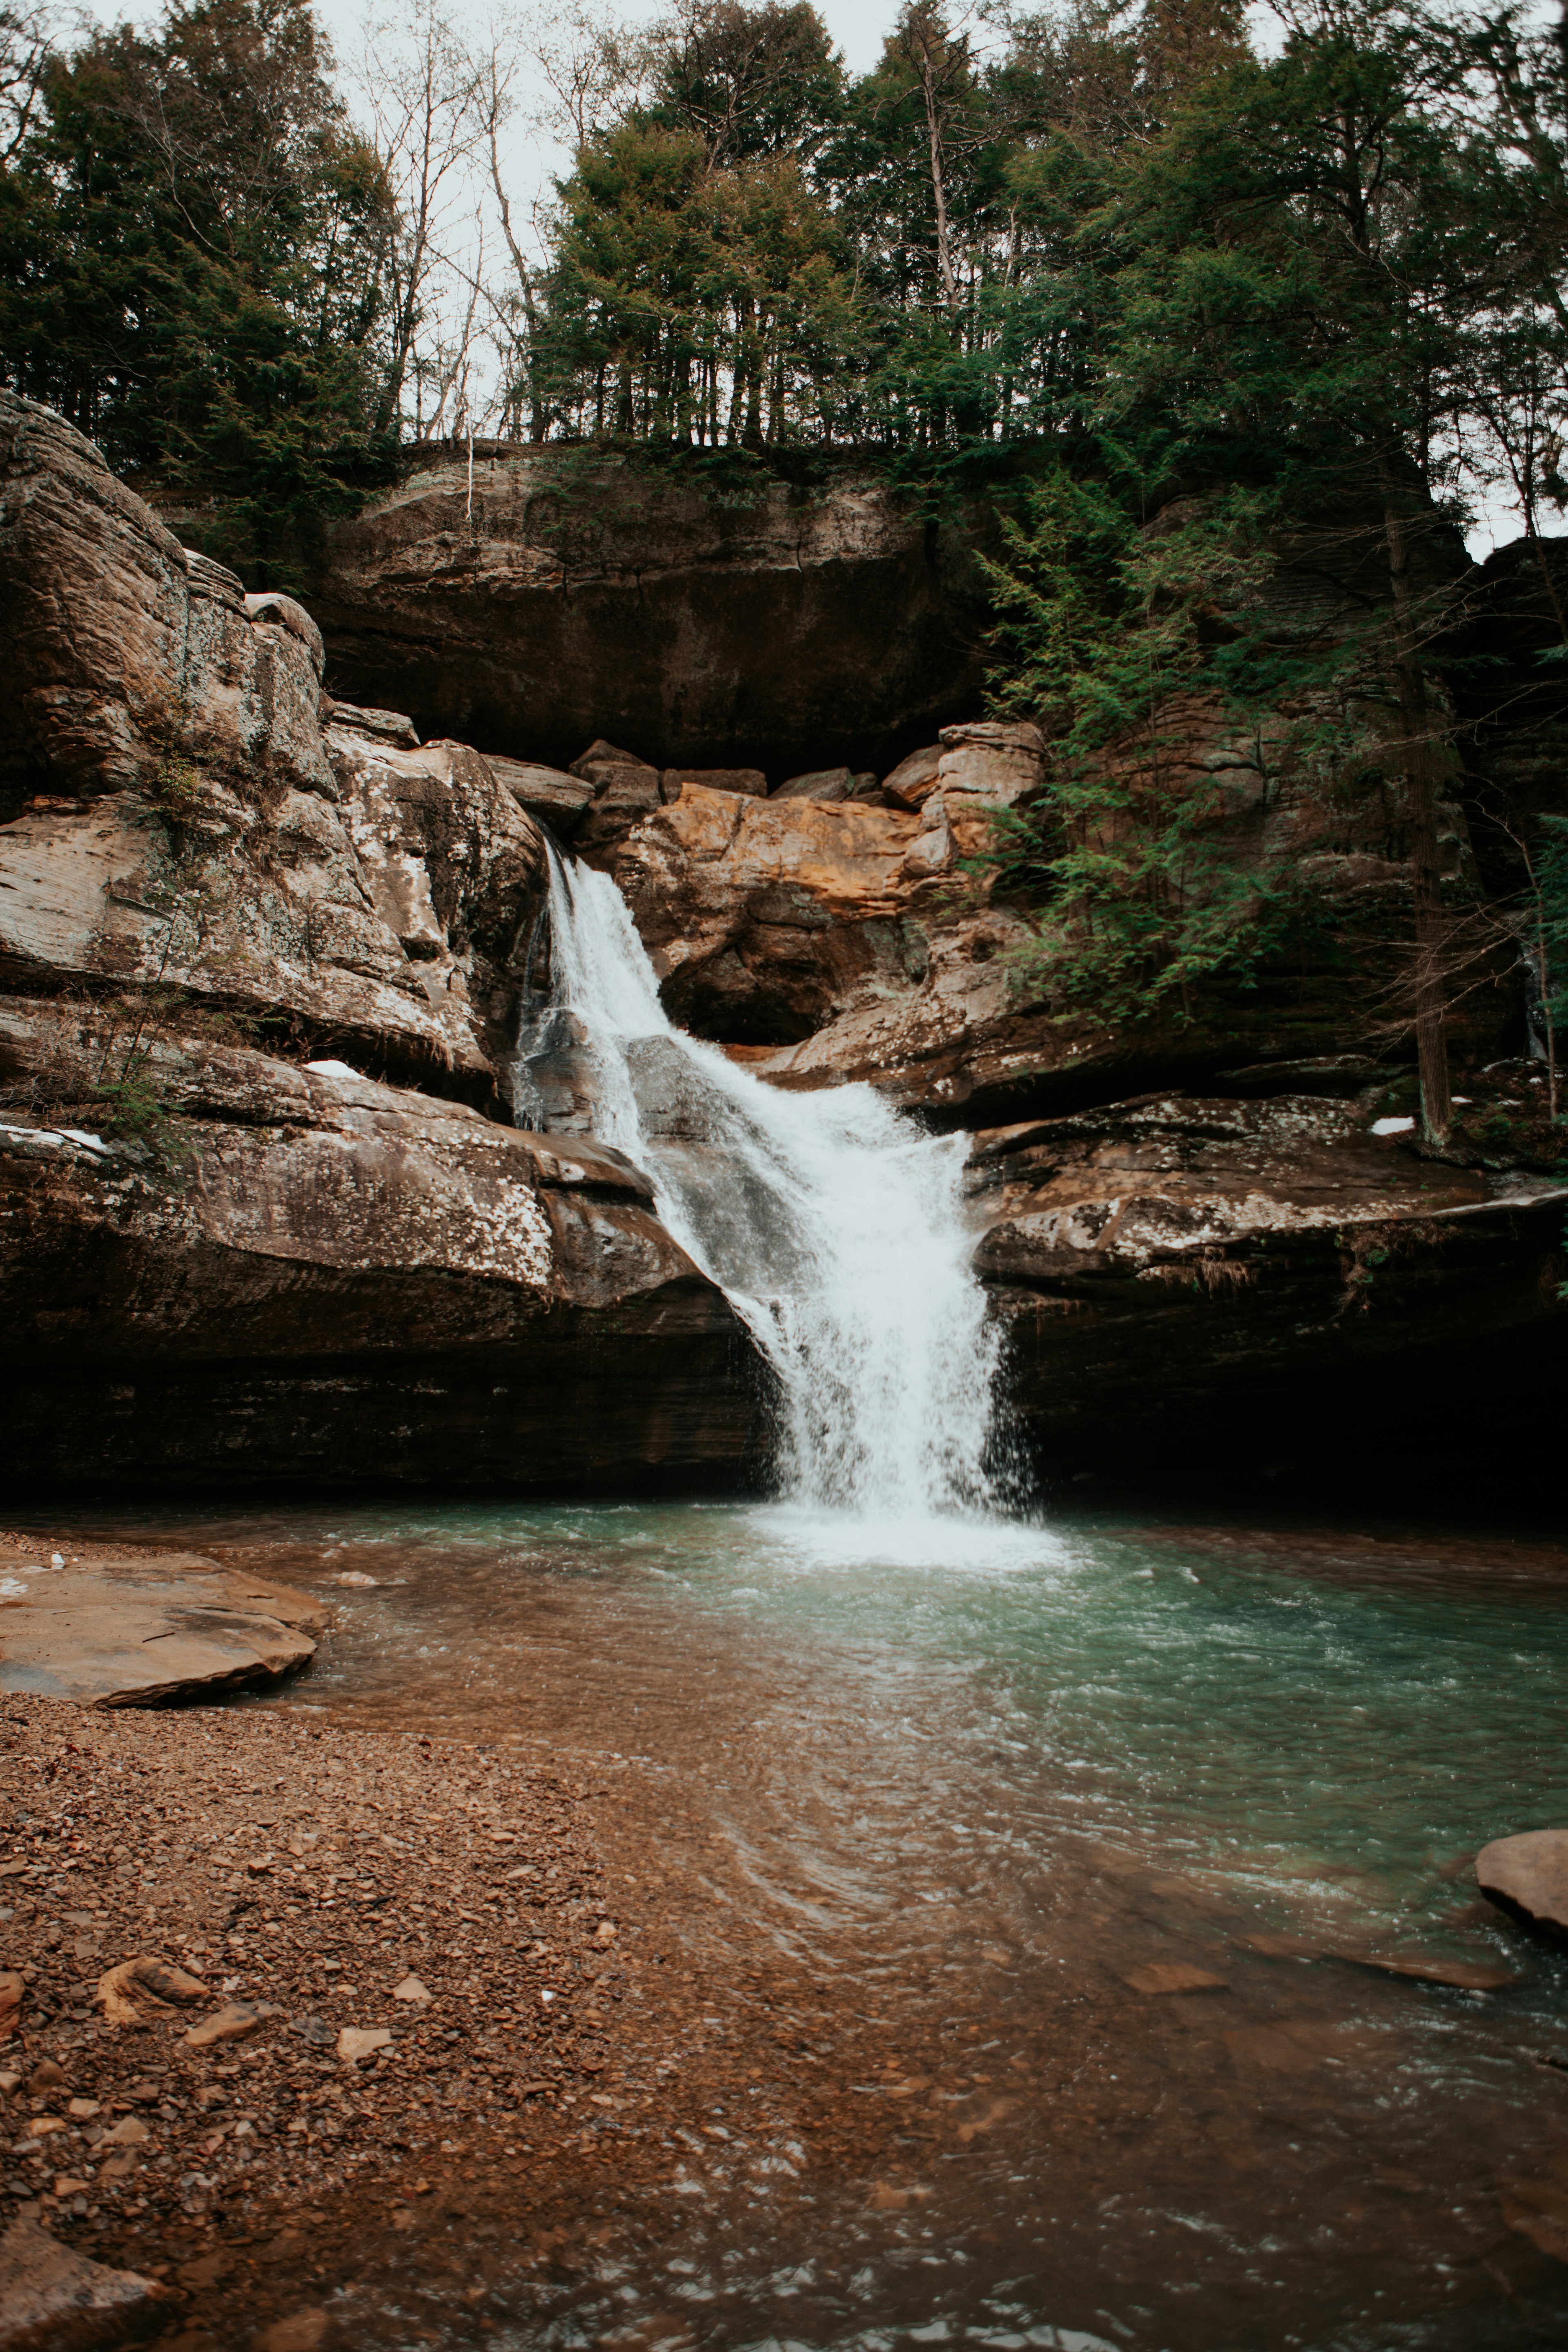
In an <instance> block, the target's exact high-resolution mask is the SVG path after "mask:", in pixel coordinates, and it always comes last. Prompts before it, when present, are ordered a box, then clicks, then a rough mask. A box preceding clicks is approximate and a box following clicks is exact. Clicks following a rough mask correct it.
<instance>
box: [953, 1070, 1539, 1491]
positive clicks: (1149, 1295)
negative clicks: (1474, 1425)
mask: <svg viewBox="0 0 1568 2352" xmlns="http://www.w3.org/2000/svg"><path fill="white" fill-rule="evenodd" d="M1542 1084H1543V1081H1542V1080H1541V1078H1540V1075H1539V1072H1532V1071H1531V1067H1530V1066H1528V1065H1516V1066H1512V1068H1511V1069H1510V1070H1506V1071H1500V1072H1499V1073H1498V1074H1497V1076H1496V1079H1495V1081H1494V1086H1495V1091H1493V1092H1492V1098H1491V1103H1490V1106H1489V1108H1488V1109H1487V1110H1486V1111H1485V1113H1484V1114H1483V1115H1481V1116H1479V1117H1478V1118H1475V1119H1473V1120H1472V1121H1471V1122H1470V1126H1471V1127H1472V1128H1473V1129H1474V1130H1475V1131H1476V1132H1478V1133H1488V1132H1492V1133H1497V1132H1498V1131H1499V1129H1500V1125H1501V1123H1502V1122H1503V1121H1504V1119H1505V1118H1508V1117H1509V1116H1510V1115H1511V1118H1512V1119H1513V1120H1514V1121H1515V1122H1517V1123H1518V1124H1517V1127H1516V1129H1515V1132H1514V1133H1513V1136H1512V1148H1511V1149H1501V1148H1500V1149H1498V1150H1496V1151H1495V1152H1494V1153H1492V1154H1491V1155H1487V1154H1486V1153H1484V1152H1483V1151H1481V1150H1477V1149H1475V1148H1474V1146H1473V1145H1472V1146H1471V1147H1470V1148H1469V1149H1468V1150H1466V1152H1465V1154H1464V1163H1461V1162H1460V1161H1458V1160H1454V1161H1447V1162H1445V1161H1438V1160H1431V1159H1423V1158H1418V1157H1416V1156H1415V1154H1413V1153H1412V1151H1411V1150H1409V1149H1408V1136H1407V1134H1406V1133H1405V1132H1404V1131H1402V1130H1403V1129H1405V1128H1407V1126H1408V1122H1401V1121H1399V1120H1394V1121H1393V1122H1391V1124H1392V1125H1393V1126H1394V1129H1396V1130H1401V1131H1396V1132H1394V1133H1390V1134H1384V1135H1380V1134H1378V1133H1376V1132H1375V1131H1374V1122H1373V1116H1372V1108H1371V1106H1369V1105H1368V1104H1366V1103H1357V1102H1354V1101H1351V1100H1341V1101H1330V1100H1325V1099H1323V1098H1322V1097H1311V1096H1300V1095H1298V1096H1291V1095H1289V1094H1280V1095H1277V1096H1274V1097H1270V1098H1268V1100H1265V1101H1258V1102H1247V1101H1244V1100H1238V1099H1236V1098H1234V1097H1231V1098H1225V1097H1220V1098H1212V1097H1211V1098H1204V1097H1194V1096H1180V1095H1177V1096H1156V1097H1147V1098H1144V1099H1142V1100H1139V1101H1133V1102H1128V1103H1122V1104H1119V1105H1115V1106H1112V1107H1110V1108H1106V1109H1103V1110H1097V1111H1092V1112H1088V1113H1080V1114H1078V1115H1069V1116H1065V1117H1061V1118H1049V1119H1043V1120H1037V1121H1034V1122H1030V1123H1027V1124H1024V1125H1020V1126H1015V1127H1010V1128H1003V1129H996V1130H993V1131H991V1132H982V1133H980V1134H978V1135H976V1137H975V1139H974V1148H973V1154H972V1158H971V1161H970V1168H969V1175H968V1183H969V1188H970V1192H971V1197H972V1199H973V1202H974V1207H975V1213H976V1214H977V1216H978V1217H980V1218H981V1219H982V1220H983V1223H984V1231H983V1235H982V1238H981V1240H980V1244H979V1247H978V1250H977V1253H976V1264H977V1266H978V1268H979V1270H980V1272H981V1274H982V1276H983V1277H984V1280H985V1283H986V1285H987V1287H988V1289H989V1290H990V1293H991V1297H992V1303H993V1311H994V1314H995V1316H996V1317H997V1318H998V1319H999V1321H1000V1323H1001V1325H1002V1327H1003V1328H1004V1330H1005V1334H1006V1344H1007V1362H1008V1369H1009V1381H1008V1387H1009V1394H1010V1396H1011V1399H1012V1402H1013V1406H1014V1410H1015V1412H1016V1414H1017V1416H1018V1422H1019V1425H1020V1426H1021V1428H1022V1429H1023V1430H1024V1431H1025V1432H1026V1433H1027V1437H1028V1441H1029V1444H1030V1448H1031V1451H1032V1453H1033V1454H1034V1456H1035V1458H1036V1459H1037V1461H1038V1462H1040V1463H1041V1464H1042V1465H1043V1466H1044V1467H1045V1469H1046V1471H1047V1475H1049V1474H1050V1473H1051V1472H1053V1471H1054V1472H1055V1474H1056V1475H1058V1476H1062V1475H1071V1473H1072V1471H1073V1470H1074V1469H1076V1468H1079V1467H1082V1466H1084V1465H1097V1466H1104V1465H1106V1463H1107V1462H1108V1460H1109V1459H1110V1458H1111V1456H1112V1454H1115V1453H1118V1452H1119V1453H1120V1456H1121V1464H1122V1466H1123V1468H1124V1469H1125V1468H1127V1467H1134V1468H1135V1467H1136V1459H1133V1460H1131V1461H1130V1459H1129V1452H1128V1449H1131V1455H1132V1456H1133V1457H1141V1456H1142V1454H1143V1453H1144V1452H1145V1450H1146V1449H1150V1448H1157V1447H1159V1446H1160V1445H1161V1444H1166V1445H1175V1444H1186V1445H1187V1446H1189V1447H1191V1448H1194V1450H1201V1449H1203V1448H1204V1447H1205V1444H1208V1445H1212V1444H1213V1434H1212V1433H1213V1431H1214V1430H1215V1428H1216V1427H1217V1426H1220V1425H1224V1426H1226V1427H1227V1428H1228V1429H1229V1431H1230V1432H1231V1434H1232V1436H1233V1437H1235V1438H1236V1439H1237V1440H1240V1441H1244V1442H1246V1443H1247V1444H1251V1443H1252V1442H1254V1439H1255V1435H1256V1426H1255V1424H1256V1425H1260V1426H1261V1427H1262V1428H1263V1429H1264V1430H1265V1432H1266V1434H1265V1435H1264V1439H1263V1442H1264V1444H1266V1445H1268V1447H1269V1449H1270V1454H1271V1456H1272V1458H1273V1459H1274V1460H1275V1461H1285V1460H1289V1457H1290V1455H1291V1454H1292V1452H1293V1450H1294V1448H1295V1446H1296V1445H1297V1444H1299V1443H1300V1438H1299V1433H1298V1430H1297V1428H1296V1427H1295V1426H1293V1423H1299V1422H1300V1421H1301V1420H1302V1419H1304V1420H1305V1421H1306V1423H1307V1425H1308V1426H1309V1427H1310V1425H1311V1423H1312V1422H1313V1421H1314V1419H1315V1420H1316V1421H1317V1422H1318V1423H1319V1424H1320V1425H1321V1423H1322V1422H1323V1420H1324V1419H1325V1417H1326V1413H1327V1412H1328V1411H1331V1406H1332V1392H1333V1389H1334V1386H1335V1384H1336V1383H1343V1382H1344V1381H1347V1380H1353V1379H1354V1378H1355V1377H1356V1376H1357V1374H1358V1373H1362V1374H1365V1375H1366V1376H1367V1377H1368V1378H1369V1379H1377V1378H1381V1379H1382V1380H1384V1381H1388V1380H1390V1379H1397V1377H1398V1374H1399V1369H1400V1367H1401V1366H1402V1365H1403V1364H1405V1363H1407V1362H1408V1361H1410V1360H1413V1359H1422V1358H1427V1359H1430V1360H1433V1361H1434V1362H1435V1363H1436V1364H1438V1365H1441V1364H1443V1363H1445V1362H1446V1363H1447V1364H1448V1365H1450V1366H1457V1365H1458V1364H1460V1363H1462V1362H1464V1361H1465V1360H1466V1359H1467V1357H1469V1356H1473V1355H1474V1353H1475V1352H1476V1351H1477V1350H1478V1349H1485V1348H1486V1347H1487V1346H1488V1345H1489V1344H1490V1343H1494V1342H1497V1341H1510V1340H1513V1339H1517V1337H1518V1335H1519V1334H1521V1333H1522V1332H1525V1331H1528V1330H1529V1329H1530V1328H1532V1327H1533V1328H1542V1327H1543V1326H1545V1325H1546V1324H1548V1323H1550V1322H1552V1320H1557V1321H1559V1322H1560V1321H1561V1320H1562V1318H1561V1316H1560V1315H1558V1314H1556V1313H1555V1308H1556V1294H1557V1289H1558V1286H1559V1285H1560V1284H1561V1282H1562V1280H1563V1273H1564V1271H1565V1267H1564V1257H1563V1213H1564V1210H1565V1208H1568V1186H1564V1184H1563V1182H1562V1181H1561V1179H1560V1178H1558V1179H1554V1178H1553V1176H1552V1174H1550V1173H1547V1172H1543V1163H1544V1164H1545V1165H1550V1162H1551V1160H1552V1159H1553V1158H1554V1157H1555V1150H1554V1148H1553V1144H1552V1137H1551V1134H1550V1132H1549V1130H1548V1129H1547V1126H1546V1123H1545V1121H1544V1118H1543V1117H1542V1106H1541V1105H1540V1104H1539V1103H1538V1102H1536V1101H1534V1100H1533V1099H1532V1098H1531V1096H1532V1088H1533V1087H1536V1086H1540V1085H1542ZM1521 1144H1522V1145H1523V1146H1524V1150H1525V1155H1526V1160H1527V1163H1528V1160H1531V1159H1533V1160H1535V1162H1536V1165H1535V1166H1534V1167H1533V1168H1532V1167H1531V1166H1530V1165H1529V1164H1525V1165H1521V1164H1519V1157H1518V1153H1519V1148H1520V1146H1521ZM1532 1147H1535V1148H1532ZM1489 1156H1490V1159H1491V1164H1490V1165H1488V1164H1487V1160H1488V1157H1489ZM1467 1163H1468V1164H1467ZM1314 1390H1316V1391H1318V1393H1317V1397H1316V1402H1315V1408H1314V1404H1313V1403H1312V1402H1310V1400H1311V1396H1312V1391H1314ZM1286 1391H1295V1392H1296V1394H1297V1396H1298V1399H1299V1400H1300V1399H1301V1398H1305V1399H1307V1400H1309V1402H1306V1404H1305V1406H1304V1408H1303V1406H1302V1404H1301V1403H1300V1402H1298V1404H1297V1406H1296V1408H1295V1411H1294V1412H1293V1413H1292V1414H1290V1415H1286V1414H1283V1413H1282V1412H1281V1411H1280V1403H1281V1398H1282V1396H1283V1394H1284V1393H1285V1392H1286ZM1471 1409H1472V1408H1471V1407H1470V1406H1469V1405H1468V1404H1467V1411H1469V1410H1471ZM1379 1410H1380V1416H1381V1429H1382V1437H1381V1442H1384V1443H1386V1441H1387V1439H1388V1437H1389V1436H1390V1435H1391V1433H1393V1432H1394V1430H1395V1429H1396V1428H1397V1426H1398V1425H1399V1421H1400V1415H1399V1412H1398V1408H1397V1400H1396V1397H1395V1396H1394V1394H1392V1393H1391V1392H1389V1391H1387V1390H1386V1389H1385V1391H1384V1396H1383V1399H1382V1402H1381V1405H1380V1408H1379ZM1270 1424H1272V1426H1270ZM1205 1433H1207V1435H1206V1436H1205ZM1368 1437H1369V1441H1370V1442H1372V1443H1373V1444H1377V1443H1378V1442H1380V1441H1379V1439H1378V1437H1377V1436H1376V1435H1375V1434H1374V1433H1373V1432H1372V1431H1369V1432H1368ZM1108 1440H1109V1441H1110V1443H1108ZM1267 1458H1268V1457H1266V1459H1267ZM1249 1466H1250V1465H1247V1464H1246V1463H1245V1462H1243V1463H1238V1465H1237V1468H1238V1471H1240V1472H1242V1473H1243V1474H1245V1472H1246V1470H1247V1467H1249Z"/></svg>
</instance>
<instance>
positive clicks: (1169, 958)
mask: <svg viewBox="0 0 1568 2352" xmlns="http://www.w3.org/2000/svg"><path fill="white" fill-rule="evenodd" d="M1100 477H1101V478H1099V479H1096V478H1089V477H1087V476H1086V473H1085V472H1084V471H1081V470H1078V469H1075V470H1072V471H1069V470H1068V468H1066V467H1057V468H1056V469H1054V470H1053V471H1052V472H1050V473H1049V474H1047V476H1046V477H1045V478H1044V479H1043V480H1041V481H1039V482H1037V483H1036V484H1034V485H1032V486H1031V488H1030V490H1029V492H1028V494H1027V499H1026V512H1025V515H1024V517H1023V518H1022V519H1005V520H1004V523H1003V538H1004V547H1005V554H1004V558H1003V561H1002V562H999V563H994V564H992V565H990V566H989V567H988V569H989V571H990V573H991V578H992V583H993V585H994V589H995V592H996V601H997V605H998V608H999V612H1000V614H1001V618H1000V620H999V623H998V625H997V628H996V631H995V634H994V644H995V645H996V646H997V649H998V652H999V654H1000V656H1001V659H1000V661H999V663H998V665H997V667H996V669H995V671H994V673H993V678H992V685H993V689H994V695H995V698H996V703H997V706H998V708H1000V709H1003V710H1006V711H1011V712H1015V713H1016V714H1018V715H1023V716H1027V717H1028V718H1030V719H1033V720H1034V721H1035V722H1036V723H1037V725H1038V726H1039V727H1040V729H1041V730H1042V732H1043V734H1044V736H1045V739H1046V747H1047V761H1046V785H1045V790H1044V793H1043V794H1042V796H1041V797H1040V798H1039V799H1038V800H1037V802H1035V803H1033V804H1032V805H1028V806H1026V807H1023V808H1020V809H1009V810H999V811H996V812H994V818H993V824H994V849H993V850H992V851H991V852H989V853H987V855H986V856H983V857H981V858H979V859H977V860H976V861H975V866H976V870H979V871H994V872H995V873H996V874H997V876H998V877H999V879H1000V881H1001V883H1002V884H1003V886H1004V887H1006V888H1010V889H1013V890H1016V891H1017V892H1019V893H1020V894H1021V897H1022V899H1023V901H1024V903H1025V904H1026V906H1028V907H1029V908H1031V909H1032V910H1033V927H1034V936H1033V938H1032V940H1030V942H1029V944H1028V945H1027V946H1026V948H1025V949H1024V950H1022V951H1021V952H1020V953H1019V954H1018V955H1017V956H1016V958H1015V970H1014V979H1015V982H1016V985H1017V986H1018V987H1019V988H1020V989H1021V990H1022V991H1023V992H1025V993H1026V994H1027V995H1029V996H1030V997H1032V998H1034V999H1035V1000H1037V1001H1043V1002H1045V1003H1048V1004H1050V1005H1052V1006H1053V1007H1055V1008H1056V1009H1057V1010H1058V1012H1061V1013H1073V1012H1080V1011H1082V1010H1083V1009H1085V1008H1086V1007H1092V1008H1093V1009H1094V1011H1095V1012H1096V1013H1098V1014H1100V1016H1101V1017H1103V1018H1105V1019H1108V1020H1112V1021H1117V1022H1123V1023H1131V1022H1135V1021H1138V1020H1141V1019H1145V1018H1148V1017H1150V1016H1152V1015H1160V1016H1162V1017H1170V1018H1174V1019H1175V1020H1176V1021H1178V1022H1184V1021H1187V1020H1190V1019H1192V1018H1193V1017H1194V1011H1195V1008H1196V992H1197V990H1198V989H1199V987H1200V984H1201V983H1204V982H1208V981H1211V980H1214V979H1216V978H1219V977H1222V976H1223V977H1225V978H1226V979H1227V980H1229V981H1230V982H1232V983H1240V984H1242V985H1250V984H1251V982H1252V981H1253V978H1254V975H1255V973H1256V971H1257V970H1258V965H1259V963H1260V961H1263V960H1265V959H1267V958H1268V956H1270V955H1272V954H1275V953H1277V952H1278V951H1279V949H1280V948H1281V947H1282V946H1283V945H1284V944H1285V942H1286V941H1287V940H1288V939H1289V936H1290V935H1291V932H1292V930H1293V929H1294V928H1295V926H1296V924H1297V922H1298V920H1299V919H1300V913H1301V904H1300V896H1299V893H1298V891H1297V889H1296V887H1295V880H1294V858H1293V856H1292V855H1291V854H1290V853H1289V851H1288V850H1287V849H1285V848H1284V847H1283V846H1272V847H1271V846H1270V823H1269V820H1270V816H1271V813H1272V810H1273V808H1274V804H1275V803H1276V801H1277V798H1278V794H1279V788H1280V783H1281V781H1282V780H1283V779H1285V778H1289V780H1290V781H1291V782H1292V783H1293V785H1294V786H1295V790H1296V796H1297V799H1298V802H1299V803H1300V800H1301V799H1302V798H1304V797H1305V798H1309V799H1310V791H1311V785H1312V782H1313V780H1314V777H1321V778H1323V779H1324V780H1325V782H1326V779H1327V777H1328V776H1329V775H1330V774H1331V772H1332V771H1333V769H1334V768H1335V767H1336V766H1337V765H1340V764H1342V763H1343V761H1345V760H1346V758H1347V756H1352V755H1354V754H1355V753H1358V752H1360V751H1363V748H1364V746H1363V740H1362V738H1363V727H1362V725H1361V723H1360V721H1359V719H1358V717H1357V716H1356V698H1355V696H1354V694H1353V693H1352V692H1349V691H1347V688H1348V687H1349V686H1350V683H1351V680H1352V676H1353V673H1354V670H1355V668H1356V663H1357V646H1356V643H1355V640H1354V637H1353V635H1352V636H1350V637H1347V636H1345V635H1340V634H1336V633H1332V632H1330V633H1325V632H1323V631H1322V630H1321V628H1319V627H1315V626H1312V625H1309V626H1308V627H1307V628H1306V629H1305V630H1304V631H1303V630H1301V629H1300V627H1298V629H1297V630H1296V632H1295V633H1294V634H1292V633H1291V632H1290V630H1289V628H1287V629H1285V630H1283V631H1282V630H1281V627H1280V625H1279V616H1278V614H1275V613H1273V612H1271V611H1270V609H1269V604H1268V597H1267V593H1266V592H1267V590H1268V585H1269V583H1270V581H1271V579H1272V577H1273V575H1274V572H1275V571H1276V568H1277V564H1276V557H1275V555H1274V553H1273V551H1271V550H1270V549H1269V547H1268V545H1267V543H1266V541H1265V539H1264V537H1263V534H1262V532H1261V530H1260V528H1259V508H1260V502H1259V500H1258V499H1257V498H1256V496H1253V495H1249V494H1247V493H1245V492H1237V491H1231V492H1229V493H1226V494H1224V495H1222V496H1216V497H1215V498H1213V499H1207V500H1199V499H1176V500H1173V501H1169V502H1167V503H1166V504H1165V505H1164V506H1163V507H1162V508H1161V509H1159V511H1158V512H1155V513H1151V510H1150V506H1151V491H1152V490H1153V489H1154V488H1155V486H1154V485H1153V484H1152V482H1151V480H1150V478H1149V477H1148V476H1147V475H1146V474H1145V473H1144V472H1143V470H1142V467H1140V466H1139V464H1138V462H1137V460H1136V458H1135V457H1133V456H1132V455H1131V453H1129V452H1127V451H1125V450H1122V449H1120V448H1118V447H1116V446H1114V445H1110V446H1107V447H1106V448H1105V449H1104V451H1103V452H1102V455H1101V467H1100ZM1108 477H1109V478H1108ZM1303 783H1305V785H1306V788H1307V789H1306V792H1305V793H1303V790H1302V787H1303Z"/></svg>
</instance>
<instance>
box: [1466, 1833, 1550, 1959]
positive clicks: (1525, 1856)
mask: <svg viewBox="0 0 1568 2352" xmlns="http://www.w3.org/2000/svg"><path fill="white" fill-rule="evenodd" d="M1476 1884H1477V1885H1478V1886H1479V1888H1480V1890H1481V1893H1482V1894H1483V1895H1485V1896H1486V1897H1487V1899H1488V1901H1489V1902H1491V1903H1495V1904H1497V1905H1498V1906H1500V1909H1502V1910H1504V1911H1508V1912H1510V1913H1511V1914H1512V1916H1514V1918H1516V1919H1522V1920H1524V1921H1525V1922H1526V1923H1527V1924H1528V1925H1529V1926H1530V1927H1540V1928H1542V1930H1543V1931H1544V1932H1545V1933H1546V1934H1547V1935H1549V1936H1552V1937H1555V1938H1557V1939H1559V1940H1562V1941H1568V1830H1527V1831H1525V1832H1522V1833H1521V1835H1520V1836H1518V1837H1506V1838H1495V1839H1494V1840H1493V1841H1492V1843H1491V1844H1490V1845H1484V1846H1483V1847H1482V1848H1481V1850H1480V1852H1479V1854H1477V1856H1476Z"/></svg>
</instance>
